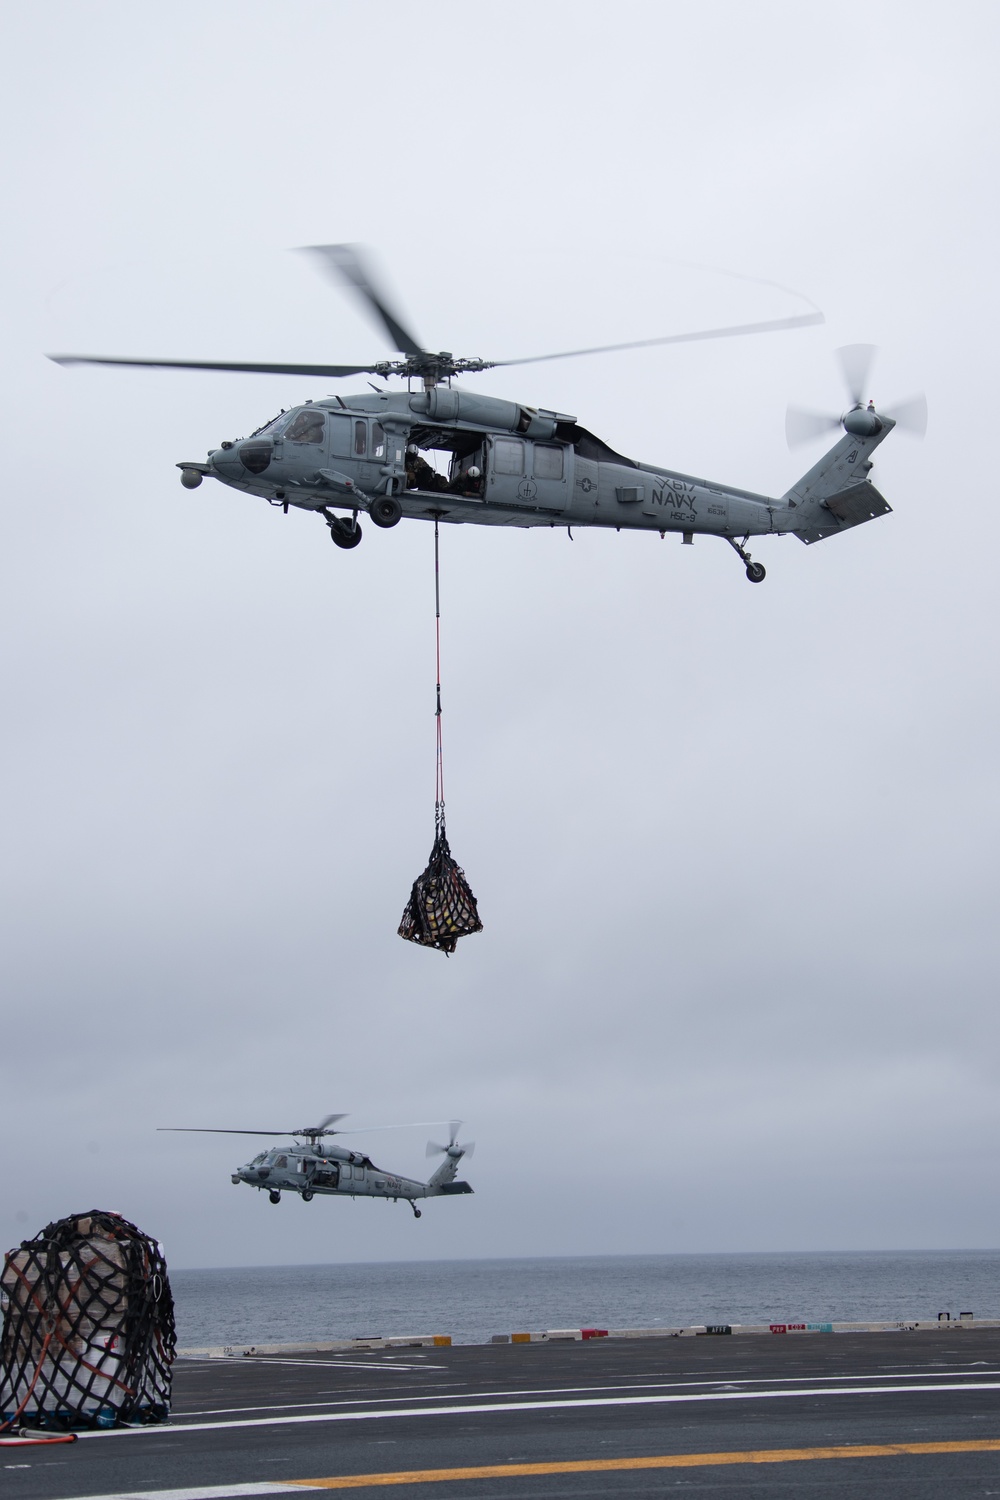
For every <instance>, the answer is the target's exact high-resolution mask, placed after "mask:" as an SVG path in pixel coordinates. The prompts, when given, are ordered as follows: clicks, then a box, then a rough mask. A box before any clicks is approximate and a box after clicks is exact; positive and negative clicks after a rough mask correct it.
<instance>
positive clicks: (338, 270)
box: [302, 245, 424, 354]
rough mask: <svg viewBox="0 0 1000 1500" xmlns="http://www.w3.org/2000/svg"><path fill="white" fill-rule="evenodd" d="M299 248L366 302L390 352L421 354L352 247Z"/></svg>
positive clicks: (311, 246)
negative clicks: (384, 333) (389, 344)
mask: <svg viewBox="0 0 1000 1500" xmlns="http://www.w3.org/2000/svg"><path fill="white" fill-rule="evenodd" d="M302 248H303V250H304V251H305V252H306V254H308V255H316V256H318V257H319V259H320V261H321V262H322V264H323V266H324V267H325V269H326V272H327V274H328V275H329V274H330V273H331V272H332V274H333V275H334V276H335V277H338V278H339V279H340V280H342V281H346V282H347V284H348V286H349V287H352V288H353V289H354V291H355V292H357V294H358V296H359V297H361V298H362V299H363V301H365V302H367V304H368V306H369V307H370V308H372V309H373V310H374V312H375V313H376V315H377V316H378V317H379V318H380V319H381V320H382V324H383V326H384V327H385V329H386V331H387V333H388V334H389V337H390V339H391V340H392V347H393V348H394V349H398V350H399V351H400V353H401V354H423V353H424V349H423V346H422V345H421V344H420V343H418V341H417V340H416V338H414V336H413V334H412V333H410V331H409V329H408V328H405V327H404V326H403V324H402V323H401V322H400V321H399V319H398V318H397V317H396V314H395V313H394V312H393V311H392V310H391V308H390V307H389V304H388V303H387V302H386V299H385V297H384V296H383V295H382V293H381V292H380V291H379V290H378V289H377V288H376V286H375V283H374V281H373V279H372V274H371V271H370V270H369V269H368V267H367V266H366V265H365V263H364V260H363V259H362V257H361V254H360V252H359V250H358V247H357V246H356V245H304V246H303V247H302Z"/></svg>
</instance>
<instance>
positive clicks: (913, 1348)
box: [0, 1328, 1000, 1500]
mask: <svg viewBox="0 0 1000 1500" xmlns="http://www.w3.org/2000/svg"><path fill="white" fill-rule="evenodd" d="M844 1447H849V1448H856V1447H860V1448H867V1449H869V1450H874V1451H869V1452H868V1453H867V1454H864V1453H862V1454H860V1455H858V1454H855V1455H851V1456H843V1455H841V1454H839V1453H836V1452H834V1453H831V1452H830V1451H829V1450H831V1449H833V1450H836V1449H840V1448H844ZM886 1449H888V1450H889V1451H888V1452H885V1451H881V1450H886ZM789 1450H795V1456H792V1455H791V1454H790V1452H789ZM816 1450H819V1451H818V1452H817V1451H816ZM907 1450H909V1451H907ZM538 1466H542V1467H541V1468H539V1467H538ZM456 1469H457V1470H465V1471H470V1470H471V1471H477V1470H480V1471H481V1470H485V1471H487V1472H485V1473H477V1472H466V1473H464V1474H457V1475H452V1474H449V1473H447V1472H442V1471H449V1470H456ZM403 1475H406V1476H408V1477H407V1478H405V1479H403V1478H402V1476H403ZM310 1482H311V1483H312V1484H313V1485H315V1486H317V1487H322V1488H323V1489H346V1488H350V1489H358V1490H360V1491H361V1492H362V1493H364V1492H367V1493H370V1494H373V1493H374V1492H375V1491H376V1490H379V1489H384V1488H388V1487H391V1488H392V1492H393V1494H394V1495H396V1496H398V1497H399V1500H413V1497H418V1496H419V1497H422V1500H435V1497H437V1496H441V1497H448V1500H464V1497H481V1500H532V1497H536V1496H537V1497H545V1500H556V1497H570V1496H572V1497H574V1500H576V1497H591V1496H593V1497H598V1496H608V1497H617V1496H649V1497H652V1496H656V1497H660V1496H663V1495H666V1494H671V1493H675V1492H680V1491H683V1492H685V1493H694V1494H698V1493H704V1494H706V1495H711V1496H712V1497H713V1500H730V1497H732V1500H736V1497H741V1500H743V1497H747V1496H752V1497H760V1500H765V1497H766V1500H769V1497H772V1496H773V1497H778V1496H780V1497H783V1500H790V1497H800V1496H810V1497H812V1496H815V1497H817V1500H835V1497H841V1496H843V1497H848V1496H850V1497H852V1500H867V1497H869V1496H873V1495H876V1494H878V1495H880V1496H883V1497H885V1500H892V1497H894V1496H898V1497H899V1500H924V1497H926V1500H931V1497H934V1500H939V1497H941V1496H944V1495H947V1496H948V1497H949V1500H955V1497H965V1496H981V1495H1000V1330H995V1329H991V1330H976V1329H974V1328H963V1329H956V1330H954V1331H942V1332H939V1331H937V1330H934V1331H928V1332H919V1331H918V1332H915V1333H890V1334H877V1333H876V1334H871V1333H869V1334H832V1335H831V1334H815V1335H813V1334H794V1335H787V1336H784V1337H780V1336H771V1337H767V1336H760V1337H753V1336H733V1337H701V1338H663V1339H641V1340H624V1339H622V1340H611V1339H600V1340H591V1341H588V1342H586V1343H570V1342H566V1343H561V1342H555V1343H541V1344H518V1345H509V1344H508V1345H497V1346H489V1347H485V1348H482V1347H474V1348H473V1347H455V1348H450V1349H394V1350H391V1351H389V1350H379V1351H377V1352H372V1353H364V1354H362V1353H358V1352H354V1351H352V1352H350V1353H348V1354H325V1355H317V1356H312V1355H282V1356H262V1357H255V1358H232V1359H211V1360H210V1359H203V1360H202V1359H197V1360H196V1359H184V1360H180V1361H179V1362H178V1364H177V1366H176V1379H175V1387H174V1415H173V1419H172V1420H171V1422H170V1423H169V1424H168V1425H167V1426H163V1427H153V1428H139V1429H128V1430H124V1431H116V1432H108V1433H93V1434H87V1435H85V1436H82V1437H81V1438H80V1440H79V1441H78V1442H76V1443H74V1444H72V1445H60V1446H46V1447H17V1448H15V1447H10V1446H6V1445H4V1446H2V1447H0V1494H2V1496H3V1500H68V1497H76V1496H81V1497H83V1496H110V1495H114V1496H123V1495H128V1496H134V1495H157V1494H158V1493H159V1494H160V1495H163V1494H164V1493H167V1492H172V1493H173V1495H174V1496H175V1497H176V1500H198V1497H200V1496H205V1497H206V1500H212V1497H214V1495H218V1496H219V1497H222V1496H226V1495H238V1494H241V1493H242V1494H261V1495H266V1494H280V1493H286V1494H293V1495H294V1494H295V1493H299V1494H301V1493H303V1489H302V1488H300V1486H303V1484H305V1485H309V1484H310ZM305 1493H308V1490H305Z"/></svg>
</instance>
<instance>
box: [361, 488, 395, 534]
mask: <svg viewBox="0 0 1000 1500" xmlns="http://www.w3.org/2000/svg"><path fill="white" fill-rule="evenodd" d="M368 514H369V515H370V516H371V518H372V520H373V521H374V523H375V525H376V526H381V527H382V528H383V530H388V528H389V527H390V526H395V525H396V523H397V522H398V521H401V520H402V518H403V507H402V506H401V505H400V503H399V501H398V500H396V499H394V498H393V496H392V495H380V496H379V497H378V499H377V500H373V501H372V503H371V505H369V507H368Z"/></svg>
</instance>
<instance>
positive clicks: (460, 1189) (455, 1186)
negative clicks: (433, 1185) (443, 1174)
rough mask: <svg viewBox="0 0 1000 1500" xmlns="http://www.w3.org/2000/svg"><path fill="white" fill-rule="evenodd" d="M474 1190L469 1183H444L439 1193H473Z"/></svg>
mask: <svg viewBox="0 0 1000 1500" xmlns="http://www.w3.org/2000/svg"><path fill="white" fill-rule="evenodd" d="M472 1191H473V1189H472V1188H471V1187H470V1186H469V1184H468V1183H467V1182H443V1183H442V1184H441V1186H440V1187H439V1188H438V1192H439V1193H447V1194H450V1193H471V1192H472Z"/></svg>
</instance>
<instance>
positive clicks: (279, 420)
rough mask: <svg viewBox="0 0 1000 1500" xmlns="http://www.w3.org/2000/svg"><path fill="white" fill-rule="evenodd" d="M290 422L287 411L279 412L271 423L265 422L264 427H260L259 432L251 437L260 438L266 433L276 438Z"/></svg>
mask: <svg viewBox="0 0 1000 1500" xmlns="http://www.w3.org/2000/svg"><path fill="white" fill-rule="evenodd" d="M288 421H289V416H288V413H287V411H282V412H279V413H278V415H277V416H276V417H272V418H271V420H270V422H265V423H264V425H263V427H258V428H257V431H256V432H255V433H252V434H251V436H253V437H260V436H261V435H262V434H263V433H265V432H266V433H268V434H269V436H270V437H276V436H277V434H278V433H279V432H280V431H281V429H282V427H284V426H285V424H286V423H287V422H288Z"/></svg>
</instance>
